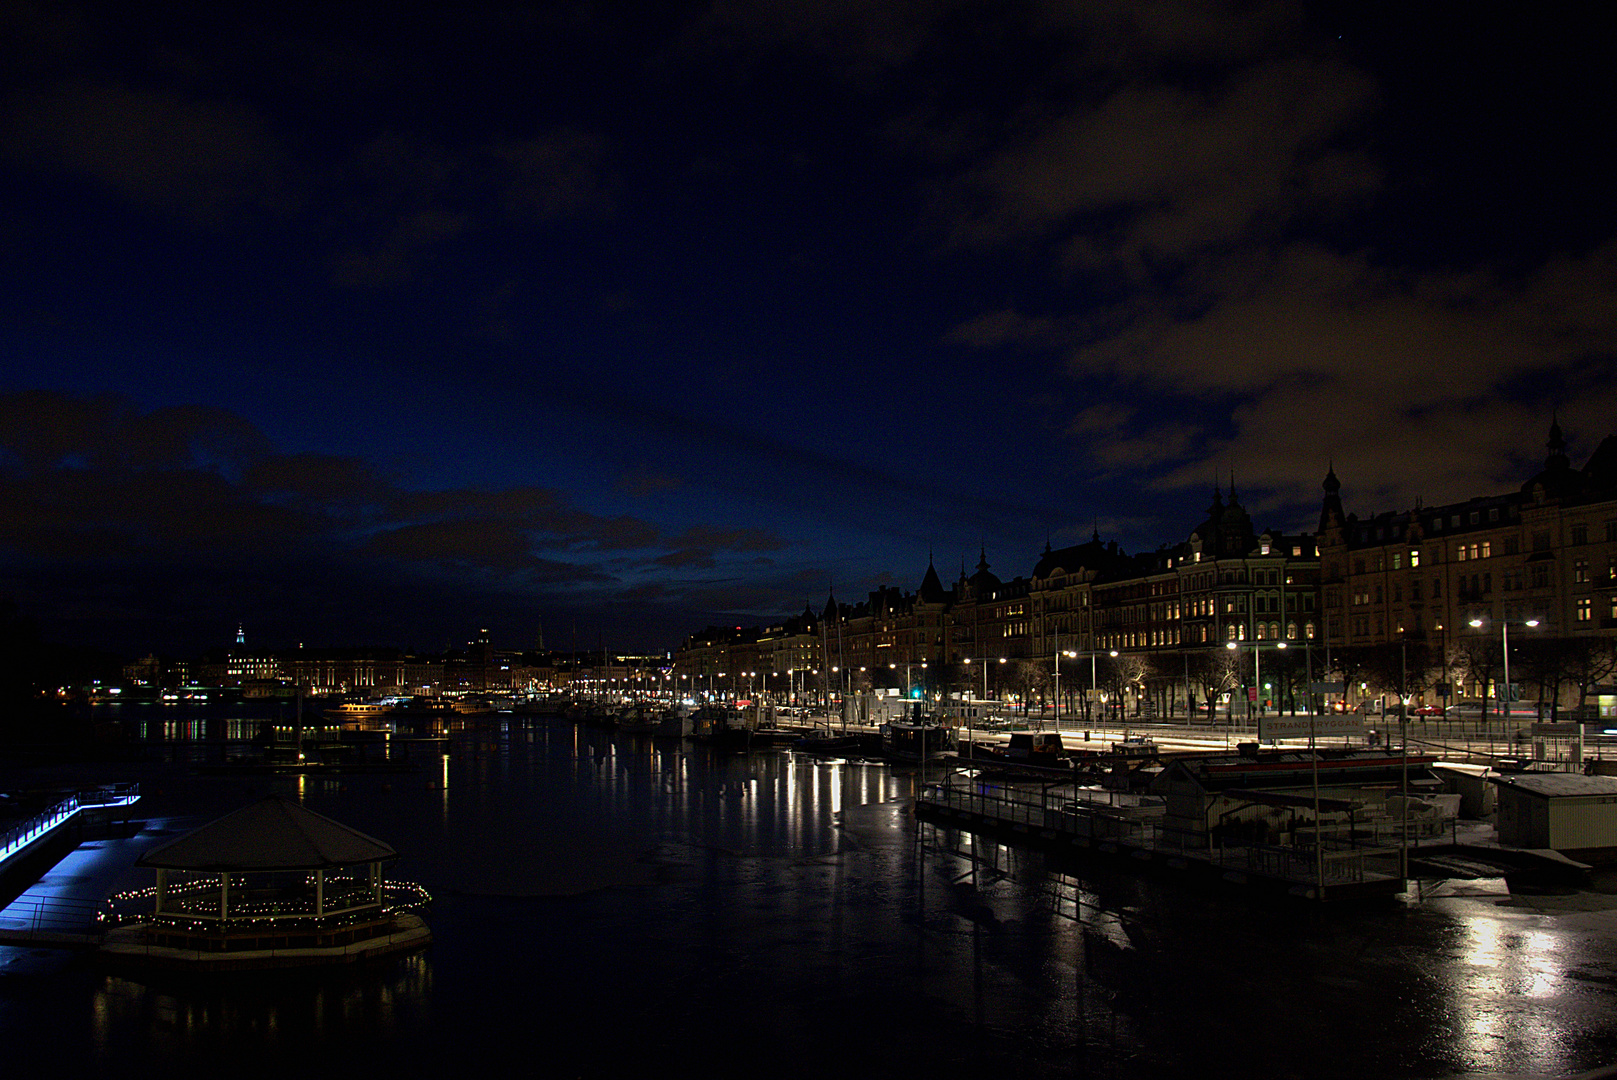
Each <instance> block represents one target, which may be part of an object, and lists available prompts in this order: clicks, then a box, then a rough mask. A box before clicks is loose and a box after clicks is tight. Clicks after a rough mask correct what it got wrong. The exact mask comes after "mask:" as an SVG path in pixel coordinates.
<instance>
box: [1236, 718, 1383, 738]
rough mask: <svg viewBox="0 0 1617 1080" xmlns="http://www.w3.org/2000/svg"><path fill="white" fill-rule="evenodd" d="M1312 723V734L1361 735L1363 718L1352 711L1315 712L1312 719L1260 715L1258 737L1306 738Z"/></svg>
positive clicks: (1338, 736) (1330, 735)
mask: <svg viewBox="0 0 1617 1080" xmlns="http://www.w3.org/2000/svg"><path fill="white" fill-rule="evenodd" d="M1310 723H1312V725H1313V731H1314V734H1316V735H1319V736H1322V737H1323V736H1329V737H1331V738H1336V739H1339V738H1341V737H1342V736H1344V735H1363V734H1364V719H1363V718H1362V717H1360V716H1356V715H1354V714H1352V713H1325V714H1317V713H1316V714H1315V716H1314V719H1313V720H1312V721H1310V720H1309V718H1308V717H1306V716H1260V717H1258V738H1260V739H1306V738H1308V732H1309V725H1310Z"/></svg>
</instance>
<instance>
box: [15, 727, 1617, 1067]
mask: <svg viewBox="0 0 1617 1080" xmlns="http://www.w3.org/2000/svg"><path fill="white" fill-rule="evenodd" d="M138 771H140V772H143V773H144V774H145V775H143V776H141V777H140V778H141V779H142V780H143V781H144V783H145V785H146V800H145V803H144V805H143V807H142V809H143V810H144V812H145V813H146V814H147V815H150V816H152V817H153V818H155V819H158V820H157V822H156V827H154V828H153V829H152V830H150V831H148V833H147V834H145V835H144V836H142V837H141V838H139V840H138V842H135V843H123V844H106V845H98V846H97V847H98V851H92V852H86V853H83V858H84V859H92V858H94V857H96V856H97V854H99V855H100V856H101V857H103V858H108V859H122V860H125V861H126V862H127V860H128V859H129V858H132V856H133V853H134V852H135V851H136V850H138V849H140V848H142V847H144V846H147V845H149V844H151V843H155V842H157V841H159V840H162V839H166V838H168V837H169V836H171V835H173V834H174V832H175V831H176V830H181V829H184V828H189V827H190V826H192V825H195V824H200V823H202V822H203V821H206V820H209V819H211V818H212V817H215V816H218V815H219V814H222V813H225V812H227V811H229V810H232V809H235V808H236V807H237V806H240V805H242V804H244V803H245V802H247V801H250V800H251V799H253V798H256V797H258V796H260V795H262V794H266V793H268V792H270V791H281V792H286V793H289V794H296V795H299V796H301V797H302V798H303V799H304V801H305V803H306V804H307V805H309V806H310V807H311V808H313V809H316V810H318V811H320V812H321V813H325V814H328V815H330V816H332V817H335V818H337V819H338V820H340V821H343V822H345V823H347V824H349V825H352V826H354V827H355V828H358V829H360V830H362V831H365V832H368V833H371V834H373V835H375V836H377V837H379V838H381V839H384V840H387V841H388V842H390V843H392V844H393V846H394V847H395V848H397V849H398V850H399V851H400V852H401V854H402V856H403V858H402V860H401V862H400V863H399V865H398V866H397V867H395V868H394V870H393V871H392V874H391V876H394V877H401V878H407V879H412V880H416V881H420V882H421V883H423V884H424V885H426V886H427V887H428V888H429V889H430V890H431V891H432V893H433V895H434V897H435V903H434V905H433V909H432V911H431V914H430V916H429V919H430V922H431V925H432V928H433V932H434V935H435V941H434V943H433V945H432V946H431V948H430V949H429V950H427V951H426V952H424V953H422V954H420V955H416V956H412V957H408V958H405V959H399V960H392V961H385V962H380V963H377V964H375V965H372V966H366V967H360V968H357V969H352V970H333V971H324V972H303V973H292V974H280V975H274V976H231V977H214V978H209V979H183V978H174V977H168V978H159V979H153V980H151V981H149V982H147V981H134V980H131V979H126V978H118V977H112V976H109V975H107V974H105V973H103V972H102V971H100V970H99V969H98V968H97V967H96V965H95V964H94V962H93V961H92V960H90V959H89V958H87V957H82V956H75V955H70V954H60V953H53V952H45V951H35V950H17V949H6V948H0V1055H3V1057H0V1060H4V1061H5V1062H6V1064H5V1066H0V1068H3V1069H4V1075H6V1076H12V1075H16V1076H23V1075H28V1076H88V1075H97V1076H106V1077H133V1076H141V1077H144V1076H165V1077H168V1076H213V1075H218V1076H226V1077H235V1076H260V1075H269V1074H280V1075H286V1076H294V1075H298V1074H312V1075H318V1076H334V1075H345V1076H353V1077H366V1078H371V1077H379V1078H392V1077H417V1076H454V1077H459V1076H468V1075H469V1076H473V1077H477V1076H479V1074H484V1075H488V1076H508V1075H517V1074H521V1075H538V1076H556V1077H571V1076H588V1077H595V1076H642V1077H643V1076H648V1075H662V1074H668V1075H680V1076H684V1075H695V1076H699V1077H799V1076H801V1077H809V1076H814V1077H825V1076H840V1075H857V1076H871V1077H892V1076H928V1075H930V1076H951V1077H952V1076H968V1075H982V1076H1007V1077H1040V1076H1096V1077H1136V1076H1143V1077H1154V1076H1169V1075H1173V1076H1185V1075H1194V1076H1243V1077H1245V1076H1254V1077H1292V1076H1295V1077H1348V1076H1352V1077H1381V1076H1448V1075H1479V1074H1522V1075H1534V1076H1555V1075H1563V1074H1567V1073H1572V1072H1576V1071H1578V1070H1584V1069H1591V1068H1595V1067H1598V1066H1603V1065H1607V1064H1610V1063H1613V1062H1617V912H1614V911H1612V910H1610V907H1611V906H1612V905H1611V903H1610V900H1611V898H1607V897H1600V896H1594V895H1590V894H1582V895H1577V896H1566V897H1530V898H1523V897H1515V898H1511V897H1505V896H1472V897H1450V898H1445V899H1428V900H1426V901H1424V902H1421V903H1419V904H1414V905H1403V904H1398V905H1392V904H1389V905H1384V906H1379V907H1376V908H1370V909H1357V910H1354V909H1340V910H1339V909H1326V910H1316V909H1312V908H1307V907H1302V906H1298V905H1294V904H1287V903H1281V902H1278V901H1264V900H1260V899H1257V898H1254V897H1250V896H1247V895H1245V894H1241V893H1222V892H1219V893H1213V892H1201V891H1190V890H1187V889H1185V888H1184V887H1182V886H1175V885H1171V884H1168V883H1154V882H1151V881H1146V880H1139V879H1136V878H1134V877H1131V876H1128V875H1126V874H1124V873H1121V872H1118V871H1117V870H1115V869H1111V868H1096V867H1087V868H1084V867H1070V866H1067V867H1063V866H1055V865H1051V864H1049V863H1048V862H1047V861H1046V860H1045V859H1044V858H1042V857H1040V856H1037V855H1032V854H1027V853H1023V852H1018V851H1016V850H1014V849H1010V848H1005V847H1000V846H993V845H987V844H984V845H981V846H979V847H977V848H976V849H975V850H974V849H973V847H972V845H971V840H970V838H969V837H968V836H964V835H961V834H957V833H952V832H945V831H940V830H934V829H932V828H931V827H929V826H924V825H923V826H921V827H920V828H919V829H918V828H917V825H916V823H915V821H914V819H913V817H912V816H911V814H910V805H911V797H912V794H913V791H914V786H915V784H916V782H917V779H916V777H915V775H914V773H913V772H905V771H900V770H894V769H889V768H887V767H885V766H879V765H869V764H862V763H844V762H817V761H814V760H811V759H806V758H800V757H794V756H792V755H790V754H787V753H784V752H769V753H755V754H752V755H750V756H733V757H723V756H713V755H711V754H709V753H708V752H706V751H704V750H700V749H694V748H687V747H683V746H680V745H677V744H672V743H665V742H653V741H650V740H647V739H636V738H631V737H626V736H618V737H617V738H611V737H608V736H607V735H605V734H604V733H599V732H594V731H576V730H575V729H574V728H572V727H571V726H569V725H565V724H561V723H552V724H545V723H540V724H538V725H535V726H531V727H527V728H523V727H520V726H513V727H512V728H510V729H509V730H508V731H505V732H503V733H484V734H477V735H470V734H468V735H463V736H457V737H456V739H455V741H454V742H453V743H452V744H451V746H450V753H449V755H448V757H447V758H446V759H442V760H439V759H432V760H430V761H425V762H424V763H423V768H422V770H421V771H419V772H415V773H407V774H400V775H390V776H348V777H343V778H340V779H336V778H333V779H320V780H315V779H308V780H305V781H302V782H299V781H297V780H295V779H287V780H282V779H270V778H262V777H260V778H233V777H214V776H201V775H194V774H191V773H189V772H188V771H185V770H183V769H182V768H179V767H176V766H150V767H144V768H143V769H141V770H138ZM127 773H128V771H127V770H125V771H123V772H122V773H121V774H120V775H127ZM88 872H89V870H88V864H86V863H84V862H82V861H80V862H73V861H70V862H68V863H64V864H63V866H62V867H59V868H58V871H57V872H56V873H57V874H59V875H60V876H61V878H62V880H61V881H59V882H58V884H60V885H63V886H66V885H69V884H71V882H70V881H69V880H68V879H71V878H73V877H75V876H76V875H82V874H85V873H88ZM137 883H138V884H145V883H146V879H145V878H144V877H143V876H141V875H140V874H139V873H138V872H134V873H132V874H124V875H123V876H122V877H121V879H120V882H119V884H121V885H132V884H137ZM50 884H51V882H50V880H49V879H47V881H46V882H45V886H47V887H48V886H49V885H50ZM24 1069H26V1070H27V1071H26V1072H24V1071H22V1070H24Z"/></svg>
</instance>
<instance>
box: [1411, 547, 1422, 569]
mask: <svg viewBox="0 0 1617 1080" xmlns="http://www.w3.org/2000/svg"><path fill="white" fill-rule="evenodd" d="M1418 566H1420V548H1410V549H1409V567H1410V569H1411V570H1413V569H1415V568H1416V567H1418Z"/></svg>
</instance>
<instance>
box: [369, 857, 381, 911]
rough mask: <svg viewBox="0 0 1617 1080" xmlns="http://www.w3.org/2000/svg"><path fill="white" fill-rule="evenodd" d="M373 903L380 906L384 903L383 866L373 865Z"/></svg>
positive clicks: (379, 864)
mask: <svg viewBox="0 0 1617 1080" xmlns="http://www.w3.org/2000/svg"><path fill="white" fill-rule="evenodd" d="M371 902H372V903H374V904H376V905H378V906H380V905H381V903H382V864H381V863H379V862H373V863H371Z"/></svg>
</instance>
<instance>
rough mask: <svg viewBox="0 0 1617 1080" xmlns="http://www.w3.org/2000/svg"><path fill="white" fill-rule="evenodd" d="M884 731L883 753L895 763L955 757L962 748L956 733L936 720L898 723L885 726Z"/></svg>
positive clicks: (899, 721)
mask: <svg viewBox="0 0 1617 1080" xmlns="http://www.w3.org/2000/svg"><path fill="white" fill-rule="evenodd" d="M880 731H881V752H882V754H883V755H884V756H885V757H887V758H889V759H891V760H894V761H920V760H922V759H923V758H924V759H926V760H928V761H930V760H933V759H935V758H943V757H954V756H955V754H956V750H957V748H958V746H959V742H958V739H957V737H956V734H955V729H954V728H952V727H945V726H944V725H942V724H940V723H938V722H936V721H933V720H924V721H921V722H919V723H916V722H912V721H908V720H894V721H891V722H889V723H886V724H883V725H882V726H881V728H880Z"/></svg>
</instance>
